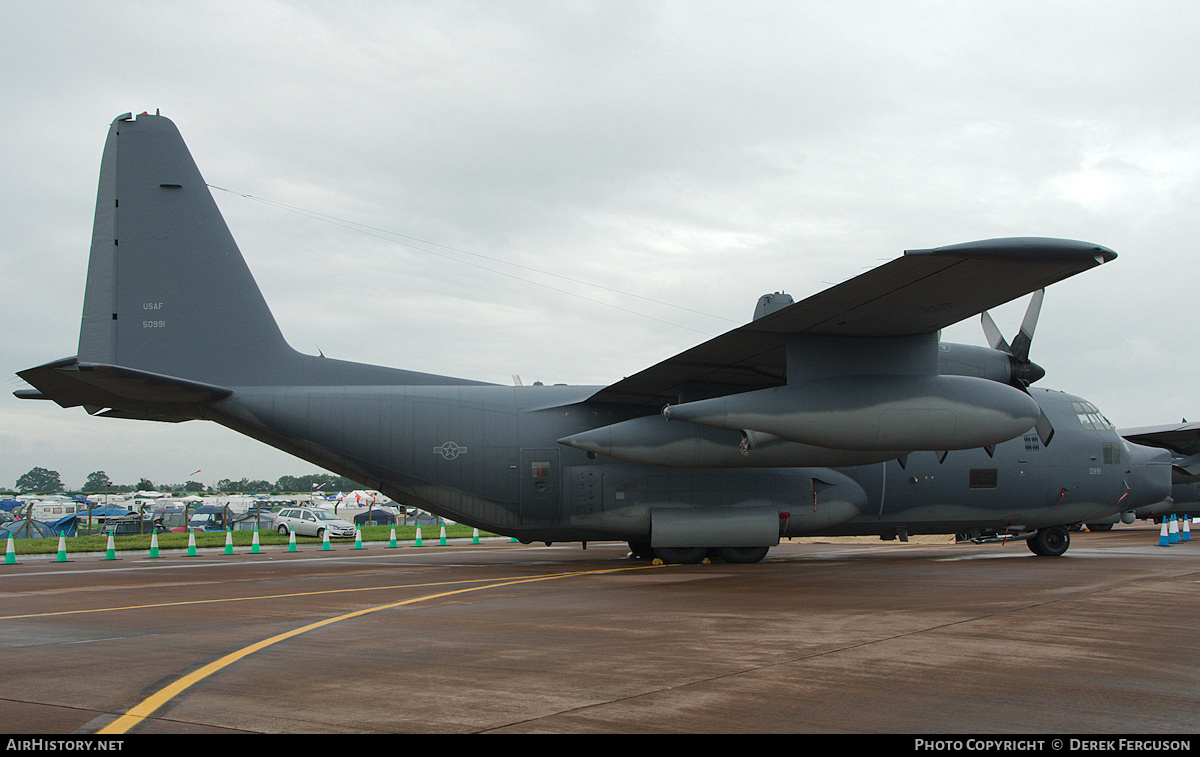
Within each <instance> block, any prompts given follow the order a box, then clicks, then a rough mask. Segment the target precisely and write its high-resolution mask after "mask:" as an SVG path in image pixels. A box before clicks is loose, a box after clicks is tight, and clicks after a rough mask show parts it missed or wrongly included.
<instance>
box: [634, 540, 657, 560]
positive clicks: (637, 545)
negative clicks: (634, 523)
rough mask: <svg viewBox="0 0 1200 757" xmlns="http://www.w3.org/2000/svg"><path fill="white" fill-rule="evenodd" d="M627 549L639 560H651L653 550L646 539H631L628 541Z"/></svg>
mask: <svg viewBox="0 0 1200 757" xmlns="http://www.w3.org/2000/svg"><path fill="white" fill-rule="evenodd" d="M629 551H630V552H632V553H633V556H634V557H636V558H638V559H639V560H653V559H654V550H653V549H651V547H650V542H648V541H631V542H629Z"/></svg>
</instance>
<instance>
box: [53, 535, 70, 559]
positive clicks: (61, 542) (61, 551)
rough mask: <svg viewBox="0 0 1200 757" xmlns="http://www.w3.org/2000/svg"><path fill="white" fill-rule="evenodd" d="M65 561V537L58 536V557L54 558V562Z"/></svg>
mask: <svg viewBox="0 0 1200 757" xmlns="http://www.w3.org/2000/svg"><path fill="white" fill-rule="evenodd" d="M66 561H67V537H65V536H63V535H62V534H59V535H58V557H56V558H54V562H66Z"/></svg>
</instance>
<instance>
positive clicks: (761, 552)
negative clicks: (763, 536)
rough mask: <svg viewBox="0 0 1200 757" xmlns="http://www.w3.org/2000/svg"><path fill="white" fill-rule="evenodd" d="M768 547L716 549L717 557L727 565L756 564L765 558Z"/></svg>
mask: <svg viewBox="0 0 1200 757" xmlns="http://www.w3.org/2000/svg"><path fill="white" fill-rule="evenodd" d="M769 549H770V547H718V548H717V550H716V552H717V557H719V558H721V559H722V560H724V561H725V562H728V563H744V564H748V563H756V562H761V561H762V559H763V558H764V557H766V556H767V551H768V550H769Z"/></svg>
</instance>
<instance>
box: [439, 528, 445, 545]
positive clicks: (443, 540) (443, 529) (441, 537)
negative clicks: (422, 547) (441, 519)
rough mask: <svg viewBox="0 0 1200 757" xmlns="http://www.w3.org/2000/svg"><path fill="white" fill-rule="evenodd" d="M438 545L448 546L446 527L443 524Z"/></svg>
mask: <svg viewBox="0 0 1200 757" xmlns="http://www.w3.org/2000/svg"><path fill="white" fill-rule="evenodd" d="M438 546H440V547H444V546H446V527H445V526H442V534H441V536H439V537H438Z"/></svg>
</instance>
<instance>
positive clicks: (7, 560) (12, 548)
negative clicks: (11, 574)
mask: <svg viewBox="0 0 1200 757" xmlns="http://www.w3.org/2000/svg"><path fill="white" fill-rule="evenodd" d="M4 564H5V565H16V564H17V548H16V545H14V544H13V538H12V534H9V535H8V550H7V551H6V552H5V553H4Z"/></svg>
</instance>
